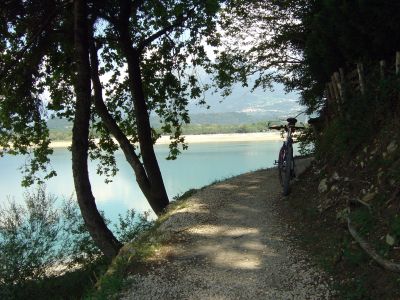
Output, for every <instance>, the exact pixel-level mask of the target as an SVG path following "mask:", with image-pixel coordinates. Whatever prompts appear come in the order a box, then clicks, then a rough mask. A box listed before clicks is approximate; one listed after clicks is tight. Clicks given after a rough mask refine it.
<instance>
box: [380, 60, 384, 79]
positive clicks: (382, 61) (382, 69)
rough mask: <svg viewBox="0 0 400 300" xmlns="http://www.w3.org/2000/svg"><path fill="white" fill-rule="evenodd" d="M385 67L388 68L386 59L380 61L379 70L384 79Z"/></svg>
mask: <svg viewBox="0 0 400 300" xmlns="http://www.w3.org/2000/svg"><path fill="white" fill-rule="evenodd" d="M385 69H386V62H385V61H384V60H381V61H379V71H380V74H381V79H382V80H383V79H385Z"/></svg>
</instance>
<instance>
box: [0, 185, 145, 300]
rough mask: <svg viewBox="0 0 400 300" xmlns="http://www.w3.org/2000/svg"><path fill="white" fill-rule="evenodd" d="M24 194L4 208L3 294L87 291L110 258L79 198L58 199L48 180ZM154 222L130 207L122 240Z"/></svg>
mask: <svg viewBox="0 0 400 300" xmlns="http://www.w3.org/2000/svg"><path fill="white" fill-rule="evenodd" d="M24 199H25V202H24V203H23V204H17V203H16V202H15V201H11V200H9V201H8V203H7V205H3V206H2V207H1V208H0V299H22V298H29V299H34V298H37V299H43V298H49V297H50V298H54V297H56V298H64V297H63V295H62V293H63V292H66V293H67V294H65V295H64V296H65V297H68V298H69V297H70V294H71V293H72V294H74V295H76V297H79V296H80V295H83V291H82V289H83V288H85V285H87V284H90V283H91V280H92V278H90V276H93V273H98V272H99V271H100V270H104V269H105V264H106V261H105V260H104V259H103V256H102V254H101V252H100V250H99V249H98V248H97V247H96V245H95V244H94V242H93V240H92V239H91V237H90V235H89V233H88V231H87V230H86V227H85V225H84V222H83V219H82V217H81V215H80V211H79V208H78V205H77V202H76V201H75V200H74V199H73V198H72V197H71V198H69V199H66V200H64V201H57V199H56V198H55V197H54V196H52V195H47V194H46V190H45V187H44V186H43V185H41V186H38V187H37V189H36V190H34V191H32V192H27V193H26V194H25V196H24ZM106 223H109V221H107V220H106ZM151 225H152V222H150V221H149V220H148V214H143V215H136V213H135V211H134V210H129V211H128V212H127V213H126V215H124V216H121V215H120V216H119V222H118V223H117V225H115V232H116V236H117V237H118V238H119V239H120V241H121V242H127V241H130V240H134V239H135V238H136V236H138V234H139V233H141V232H142V231H144V230H146V229H148V228H150V227H151ZM71 281H72V282H71ZM68 286H69V287H70V286H76V288H77V290H74V291H70V289H68V288H66V287H68ZM88 287H89V286H86V288H88ZM50 295H51V296H50Z"/></svg>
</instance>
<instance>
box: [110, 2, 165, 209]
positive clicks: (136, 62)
mask: <svg viewBox="0 0 400 300" xmlns="http://www.w3.org/2000/svg"><path fill="white" fill-rule="evenodd" d="M129 3H130V2H129V1H125V2H123V7H121V14H120V20H119V24H118V25H117V26H116V29H117V31H118V34H119V37H118V38H119V43H120V46H121V49H122V52H123V54H124V56H125V58H126V61H127V64H128V76H129V89H130V92H131V95H132V99H133V105H134V109H135V117H136V122H137V131H138V140H139V145H140V152H141V154H142V160H143V168H144V170H145V172H146V178H144V174H143V172H135V173H136V178H137V181H138V182H145V181H146V180H147V181H148V184H149V188H150V189H149V190H148V191H146V190H143V189H142V191H143V192H144V194H145V196H146V198H147V201H148V202H149V204H150V206H151V208H152V209H153V210H154V212H155V213H156V214H157V215H160V214H161V213H162V212H163V211H164V210H165V208H166V207H167V206H168V204H169V199H168V195H167V192H166V190H165V186H164V181H163V178H162V175H161V171H160V167H159V165H158V162H157V158H156V155H155V152H154V147H153V139H152V135H151V127H150V120H149V113H148V109H147V104H146V98H145V95H144V92H143V82H142V76H141V68H140V55H141V53H140V52H139V51H137V50H136V49H135V48H133V46H132V41H131V39H130V36H129V32H128V30H127V28H128V27H129V26H128V20H129V15H130V4H129ZM124 5H125V6H124ZM139 186H140V185H139Z"/></svg>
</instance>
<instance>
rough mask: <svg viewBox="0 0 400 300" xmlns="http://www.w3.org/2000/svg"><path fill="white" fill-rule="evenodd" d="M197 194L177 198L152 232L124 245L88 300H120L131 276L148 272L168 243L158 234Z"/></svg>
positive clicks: (166, 238)
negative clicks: (162, 247)
mask: <svg viewBox="0 0 400 300" xmlns="http://www.w3.org/2000/svg"><path fill="white" fill-rule="evenodd" d="M197 191H198V190H197V189H190V190H188V191H186V192H185V193H183V194H182V195H177V196H175V197H174V201H173V202H171V204H170V205H169V206H168V209H167V211H166V212H165V213H164V214H163V215H161V216H160V217H159V218H158V219H157V221H156V222H155V223H154V225H153V226H152V227H151V228H150V229H148V230H146V231H145V232H143V233H142V234H141V235H140V236H139V237H138V238H137V239H136V240H135V241H133V242H131V243H128V244H126V245H124V247H123V248H122V249H121V251H120V254H119V255H118V256H117V257H116V258H115V259H114V260H113V261H112V263H111V265H110V266H109V268H108V270H107V272H105V273H104V275H102V276H101V277H100V278H99V279H98V281H97V283H96V286H95V288H94V289H92V290H91V291H90V292H89V293H88V294H87V295H86V296H85V298H86V299H118V295H119V293H121V291H122V290H124V288H125V287H127V286H128V285H129V283H130V280H129V274H130V273H132V272H145V271H146V270H147V268H148V267H149V266H148V263H147V262H146V259H147V258H149V257H151V256H152V255H154V254H155V253H156V252H157V251H158V250H159V249H160V248H161V246H162V245H163V244H164V243H166V242H167V241H168V240H169V236H166V235H164V234H163V233H161V232H160V231H159V230H158V229H159V227H160V226H161V224H163V223H164V222H165V221H166V220H168V219H169V218H170V216H171V215H172V214H173V212H175V211H176V210H179V209H182V208H185V207H186V206H187V205H188V204H187V201H186V200H187V199H189V198H190V197H191V196H193V195H194V194H195V193H196V192H197Z"/></svg>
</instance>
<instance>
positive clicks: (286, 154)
mask: <svg viewBox="0 0 400 300" xmlns="http://www.w3.org/2000/svg"><path fill="white" fill-rule="evenodd" d="M287 122H288V124H287V125H279V126H268V128H269V129H276V130H282V129H284V130H285V131H286V132H287V136H286V140H285V141H284V142H283V145H282V147H281V148H280V150H279V156H278V160H275V162H274V164H275V165H277V166H278V174H279V182H280V184H281V186H282V188H283V195H284V196H287V195H288V194H289V192H290V181H291V180H292V179H294V178H295V177H296V173H295V162H294V157H293V137H292V134H293V133H294V132H295V130H296V129H301V128H303V127H296V123H297V119H296V118H288V119H287Z"/></svg>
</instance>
